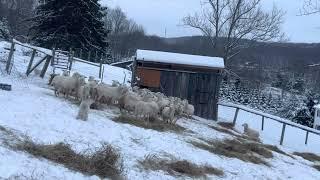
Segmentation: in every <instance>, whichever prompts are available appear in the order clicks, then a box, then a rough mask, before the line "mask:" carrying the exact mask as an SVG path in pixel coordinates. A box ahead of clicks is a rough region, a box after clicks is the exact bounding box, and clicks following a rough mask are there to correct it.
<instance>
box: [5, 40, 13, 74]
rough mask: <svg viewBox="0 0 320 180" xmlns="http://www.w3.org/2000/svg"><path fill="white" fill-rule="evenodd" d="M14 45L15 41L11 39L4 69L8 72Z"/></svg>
mask: <svg viewBox="0 0 320 180" xmlns="http://www.w3.org/2000/svg"><path fill="white" fill-rule="evenodd" d="M14 46H15V43H14V42H13V40H12V41H11V48H10V53H9V56H8V61H7V66H6V71H7V73H8V74H9V70H10V65H11V61H12V57H13V53H14Z"/></svg>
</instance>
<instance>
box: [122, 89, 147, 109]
mask: <svg viewBox="0 0 320 180" xmlns="http://www.w3.org/2000/svg"><path fill="white" fill-rule="evenodd" d="M141 100H142V98H141V97H140V96H139V95H138V94H137V93H134V92H130V91H129V92H127V93H125V94H123V95H122V96H121V97H120V98H119V108H120V110H122V109H125V110H127V111H134V110H135V105H136V103H137V102H138V101H141Z"/></svg>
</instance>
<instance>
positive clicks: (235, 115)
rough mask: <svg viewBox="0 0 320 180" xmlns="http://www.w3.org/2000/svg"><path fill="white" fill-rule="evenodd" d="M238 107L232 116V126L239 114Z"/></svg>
mask: <svg viewBox="0 0 320 180" xmlns="http://www.w3.org/2000/svg"><path fill="white" fill-rule="evenodd" d="M239 110H240V109H239V108H237V110H236V112H235V114H234V118H233V126H235V125H236V122H237V118H238V114H239Z"/></svg>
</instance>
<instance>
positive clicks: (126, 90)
mask: <svg viewBox="0 0 320 180" xmlns="http://www.w3.org/2000/svg"><path fill="white" fill-rule="evenodd" d="M118 89H119V92H120V94H122V95H124V94H126V93H127V92H128V91H129V88H128V87H126V86H119V87H118Z"/></svg>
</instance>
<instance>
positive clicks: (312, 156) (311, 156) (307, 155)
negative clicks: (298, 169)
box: [293, 152, 320, 162]
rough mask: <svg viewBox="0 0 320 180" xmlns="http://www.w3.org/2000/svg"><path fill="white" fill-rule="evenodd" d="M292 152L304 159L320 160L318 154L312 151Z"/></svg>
mask: <svg viewBox="0 0 320 180" xmlns="http://www.w3.org/2000/svg"><path fill="white" fill-rule="evenodd" d="M293 154H294V155H296V156H300V157H302V158H303V159H306V160H308V161H311V162H317V161H319V162H320V156H318V155H316V154H314V153H300V152H294V153H293Z"/></svg>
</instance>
